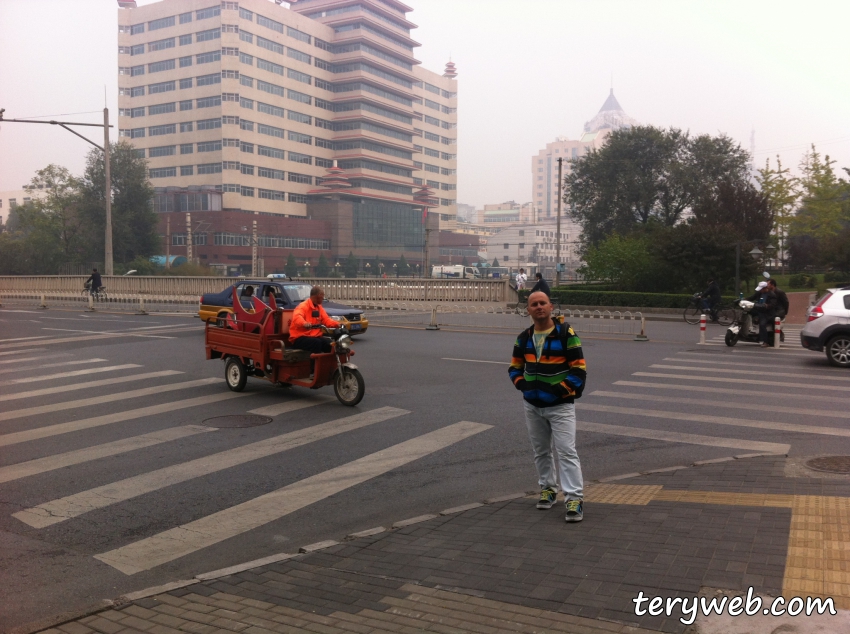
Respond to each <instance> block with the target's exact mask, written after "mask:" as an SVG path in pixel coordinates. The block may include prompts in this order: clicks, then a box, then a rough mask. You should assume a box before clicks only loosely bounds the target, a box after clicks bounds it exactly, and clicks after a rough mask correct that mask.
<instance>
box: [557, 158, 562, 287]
mask: <svg viewBox="0 0 850 634" xmlns="http://www.w3.org/2000/svg"><path fill="white" fill-rule="evenodd" d="M563 169H564V158H563V157H561V156H559V157H558V219H557V220H556V221H555V286H560V285H561V173H562V170H563Z"/></svg>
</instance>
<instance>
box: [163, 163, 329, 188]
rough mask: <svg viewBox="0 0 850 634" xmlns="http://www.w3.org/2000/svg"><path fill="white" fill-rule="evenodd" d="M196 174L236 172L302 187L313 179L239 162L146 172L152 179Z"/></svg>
mask: <svg viewBox="0 0 850 634" xmlns="http://www.w3.org/2000/svg"><path fill="white" fill-rule="evenodd" d="M196 168H197V173H198V174H221V173H222V171H223V170H236V171H239V172H241V173H242V174H245V175H246V176H254V174H255V173H256V175H257V176H259V177H261V178H271V179H274V180H280V181H283V180H286V181H289V182H291V183H301V184H303V185H312V184H313V177H312V176H310V175H308V174H299V173H297V172H284V171H283V170H277V169H273V168H269V167H257V166H255V165H249V164H247V163H241V162H240V161H221V162H217V163H202V164H199V165H181V166H179V168H178V167H176V166H175V167H157V168H152V169H149V170H148V177H149V178H151V179H154V178H174V177H176V176H177V170H178V169H179V170H180V176H194V175H195V169H196Z"/></svg>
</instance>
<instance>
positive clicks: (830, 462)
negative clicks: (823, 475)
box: [806, 456, 850, 473]
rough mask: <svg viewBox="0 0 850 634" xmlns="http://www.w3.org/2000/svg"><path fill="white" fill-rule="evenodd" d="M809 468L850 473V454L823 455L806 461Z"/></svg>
mask: <svg viewBox="0 0 850 634" xmlns="http://www.w3.org/2000/svg"><path fill="white" fill-rule="evenodd" d="M806 466H807V467H808V468H809V469H814V470H815V471H827V472H829V473H850V456H823V457H822V458H812V459H811V460H808V461H807V462H806Z"/></svg>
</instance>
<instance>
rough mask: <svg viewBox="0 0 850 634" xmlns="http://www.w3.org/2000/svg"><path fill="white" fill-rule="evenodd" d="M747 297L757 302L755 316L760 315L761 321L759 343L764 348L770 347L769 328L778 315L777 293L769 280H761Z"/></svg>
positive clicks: (754, 310)
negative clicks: (772, 289) (753, 291)
mask: <svg viewBox="0 0 850 634" xmlns="http://www.w3.org/2000/svg"><path fill="white" fill-rule="evenodd" d="M747 299H748V300H749V301H751V302H753V303H755V306H753V316H756V317H758V321H759V345H760V346H761V347H762V348H768V347H770V343H769V342H768V339H769V337H768V330H767V328H768V326H769V325H771V324H773V319H774V318H775V317H776V311H777V306H778V301H777V298H776V294H775V293H774V292H773V291H771V290H770V288H769V287H768V283H767V282H759V284H758V286H756V292H755V293H754V294H753V295H751V296H750V297H748V298H747Z"/></svg>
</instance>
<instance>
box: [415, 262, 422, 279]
mask: <svg viewBox="0 0 850 634" xmlns="http://www.w3.org/2000/svg"><path fill="white" fill-rule="evenodd" d="M416 277H422V276H421V274H420V273H419V265H418V264H417V265H416Z"/></svg>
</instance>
